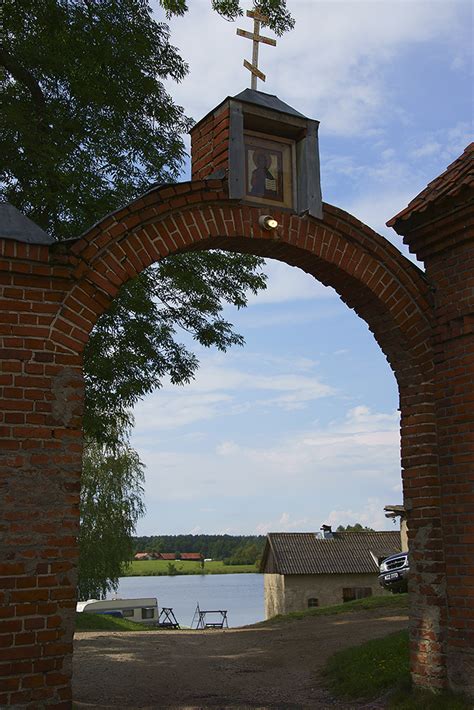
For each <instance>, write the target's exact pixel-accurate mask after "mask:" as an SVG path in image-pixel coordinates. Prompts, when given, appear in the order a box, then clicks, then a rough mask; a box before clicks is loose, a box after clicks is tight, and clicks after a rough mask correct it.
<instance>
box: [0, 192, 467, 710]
mask: <svg viewBox="0 0 474 710" xmlns="http://www.w3.org/2000/svg"><path fill="white" fill-rule="evenodd" d="M264 211H265V210H263V209H261V208H257V207H250V206H246V205H243V204H241V203H239V202H238V201H232V200H230V199H229V198H228V196H227V191H226V186H225V184H224V183H222V182H220V181H217V180H208V181H201V182H199V181H194V182H192V183H185V184H180V185H175V186H165V187H162V188H161V189H155V190H152V191H150V192H149V193H147V194H146V195H144V196H143V197H141V198H139V199H138V200H136V201H135V202H133V203H131V204H130V205H127V206H126V207H125V208H124V209H122V210H119V211H117V212H115V213H113V214H112V215H110V216H108V217H106V218H105V219H104V220H102V221H101V222H99V223H98V224H97V225H95V226H94V227H93V228H92V229H91V230H89V231H88V232H87V233H85V234H84V235H83V236H82V237H81V238H79V239H77V240H75V241H74V242H69V243H65V244H59V245H55V246H53V247H51V248H48V247H47V246H37V245H30V244H23V243H20V242H12V241H10V242H9V241H8V240H2V239H0V253H1V254H2V256H3V259H4V261H3V262H2V263H3V264H4V265H5V268H4V274H2V281H1V282H0V288H3V295H4V298H5V300H6V301H8V303H7V307H6V308H5V309H2V311H1V312H0V321H2V328H3V331H2V332H0V342H3V349H2V350H0V357H2V359H3V360H5V362H6V363H7V365H8V367H7V368H5V370H4V373H5V374H3V373H2V374H3V379H1V378H0V390H2V388H3V392H2V393H3V396H4V398H5V402H6V405H7V407H8V412H9V414H8V416H7V417H5V418H4V420H3V422H4V424H5V426H3V427H0V439H2V438H3V439H4V440H5V441H6V443H7V444H8V446H6V447H4V449H5V452H4V453H5V456H4V457H3V460H2V466H3V469H2V467H1V466H0V470H5V471H6V472H7V477H9V481H10V484H9V485H10V489H9V493H8V495H7V496H6V498H5V501H6V507H7V515H8V517H6V520H7V522H8V525H9V526H10V532H9V533H8V535H9V536H8V538H6V541H7V542H6V556H5V557H4V559H5V560H7V562H6V563H5V564H3V565H1V564H0V576H1V575H4V576H5V575H9V577H8V582H9V584H10V587H11V588H12V589H13V590H14V591H12V592H10V591H7V592H6V597H5V598H7V600H8V613H9V614H10V616H11V617H12V618H11V619H10V617H9V620H8V621H7V626H6V628H5V634H6V638H7V641H6V645H5V643H4V645H3V647H2V648H1V649H0V661H2V660H3V659H9V654H10V655H12V654H14V657H15V658H16V659H21V662H20V660H18V662H15V663H12V664H11V675H12V679H11V684H10V685H9V686H8V688H9V689H8V692H6V693H3V694H2V693H1V692H0V705H2V704H8V703H11V704H15V703H23V702H24V703H27V702H30V703H31V702H33V703H34V702H38V703H41V704H44V705H48V704H55V703H57V704H56V707H70V697H71V696H70V660H71V654H72V643H71V642H72V633H73V619H74V608H75V604H74V598H75V583H76V571H75V565H76V560H77V544H76V541H75V534H76V533H77V529H78V521H79V513H78V504H79V485H80V473H81V437H82V434H81V392H82V386H83V385H82V379H81V352H82V350H83V348H84V345H85V344H86V343H87V340H88V337H89V333H90V331H91V329H92V327H93V325H94V323H95V322H96V320H97V318H98V317H99V316H100V314H101V313H103V312H104V311H105V310H106V309H107V308H108V306H109V305H110V303H111V302H112V300H113V298H114V297H115V296H116V294H117V292H118V290H119V288H120V286H121V285H122V284H123V283H125V282H126V281H128V280H129V279H131V278H133V277H134V276H136V275H137V274H138V273H140V272H141V271H142V270H143V269H144V268H146V267H147V266H149V265H150V264H152V263H154V262H156V261H158V260H159V259H161V258H164V257H166V256H168V255H169V254H172V253H179V252H181V251H192V250H200V249H210V248H222V249H229V250H232V251H240V252H249V253H253V254H256V255H262V256H266V257H270V258H275V259H279V260H281V261H284V262H286V263H288V264H289V265H293V266H298V267H300V268H301V269H303V270H304V271H306V272H308V273H310V274H312V275H313V276H315V277H316V278H318V279H319V280H320V281H322V282H323V283H324V284H327V285H330V286H333V287H334V288H335V289H336V291H337V292H338V293H339V294H340V296H341V298H342V299H343V300H344V301H345V302H346V303H347V305H348V306H349V307H351V308H353V309H354V310H355V311H356V312H357V313H358V315H359V316H360V317H362V318H363V319H364V321H365V322H366V323H367V324H368V326H369V328H370V329H371V330H372V332H373V334H374V336H375V338H376V340H377V342H378V343H379V345H380V347H381V349H382V350H383V352H384V353H385V355H386V357H387V359H388V361H389V363H390V365H391V367H392V369H393V371H394V373H395V376H396V378H397V381H398V386H399V393H400V410H401V458H402V477H403V484H404V495H405V504H406V505H407V507H408V510H409V534H410V546H411V549H412V562H411V569H412V580H413V585H412V587H413V588H412V594H411V627H410V629H411V630H410V633H411V649H412V674H413V676H414V679H415V680H416V682H417V683H419V684H420V685H426V686H428V687H432V688H435V687H440V686H443V685H445V684H446V682H447V657H446V653H445V651H446V634H447V631H448V629H449V628H450V626H449V624H450V617H449V616H448V610H447V601H446V598H447V594H446V588H445V583H444V572H445V568H444V551H445V543H444V540H443V526H442V499H441V495H440V475H439V464H438V448H437V447H438V439H437V426H438V421H439V418H438V419H437V416H436V409H435V392H434V386H433V379H434V378H433V370H434V365H435V356H434V354H433V350H432V341H433V340H434V334H435V333H436V326H435V324H434V319H435V309H434V307H433V302H432V301H433V293H432V290H431V285H430V282H429V281H428V280H427V279H426V278H425V276H424V274H423V273H422V272H421V271H420V270H419V269H418V268H417V267H416V266H415V265H413V264H412V263H411V262H409V261H408V260H407V259H405V258H404V257H403V256H402V255H401V254H400V252H398V250H397V249H396V248H395V247H393V246H392V245H391V244H390V243H389V242H387V241H386V240H385V239H384V238H383V237H381V236H380V235H378V234H376V233H375V232H373V231H372V230H371V229H369V228H368V227H366V226H365V225H363V224H362V223H361V222H359V221H358V220H356V219H355V218H354V217H352V216H351V215H349V214H347V213H346V212H344V211H342V210H339V209H337V208H335V207H332V206H330V205H325V206H324V219H323V220H318V219H314V218H312V217H309V216H301V217H299V216H296V215H292V214H290V213H288V212H281V213H279V212H275V213H274V216H275V217H276V218H277V219H278V221H279V224H280V226H279V228H278V230H277V231H276V233H272V232H267V231H263V230H262V229H261V228H260V227H259V225H258V218H259V216H260V215H261V214H262V213H263V212H264ZM0 443H2V445H3V443H4V442H3V441H0ZM1 453H2V452H1V451H0V454H1ZM18 469H20V472H21V473H23V474H25V475H26V476H28V488H27V489H26V490H25V486H24V483H23V482H22V481H23V480H24V478H22V477H21V476H19V475H18ZM443 505H445V503H444V502H443ZM41 516H46V518H47V520H46V521H45V520H43V519H41ZM446 534H448V533H447V531H446ZM451 606H452V607H453V610H454V611H457V607H458V606H459V605H457V607H456V609H455V608H454V604H452V605H451ZM454 611H453V612H452V616H453V618H454ZM460 628H464V627H460ZM15 635H18V636H19V637H21V641H18V645H20V644H21V649H17V648H16V646H17V644H16V642H15V638H16V636H15ZM452 657H453V658H454V655H453V654H452ZM448 661H449V658H448ZM48 674H49V676H48ZM465 677H466V678H467V677H469V676H468V674H465ZM452 684H453V682H452Z"/></svg>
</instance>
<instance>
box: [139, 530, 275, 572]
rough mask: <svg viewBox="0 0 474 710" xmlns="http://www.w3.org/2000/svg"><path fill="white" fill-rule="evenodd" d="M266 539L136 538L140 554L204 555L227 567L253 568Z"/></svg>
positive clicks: (184, 536) (229, 536)
mask: <svg viewBox="0 0 474 710" xmlns="http://www.w3.org/2000/svg"><path fill="white" fill-rule="evenodd" d="M264 545H265V536H264V535H152V536H151V537H147V536H141V537H134V538H133V546H134V550H133V551H134V554H135V553H136V552H179V553H181V552H200V553H201V554H202V555H203V557H205V558H210V559H213V560H223V561H224V562H227V564H231V565H232V564H234V565H250V564H253V563H254V562H256V561H257V560H259V559H260V557H261V556H262V553H263V547H264Z"/></svg>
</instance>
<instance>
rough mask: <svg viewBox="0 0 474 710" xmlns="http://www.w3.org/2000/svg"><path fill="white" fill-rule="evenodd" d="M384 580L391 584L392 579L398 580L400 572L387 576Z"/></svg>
mask: <svg viewBox="0 0 474 710" xmlns="http://www.w3.org/2000/svg"><path fill="white" fill-rule="evenodd" d="M384 579H385V580H386V581H387V582H389V581H390V580H391V579H398V572H391V573H390V574H386V575H385V578H384Z"/></svg>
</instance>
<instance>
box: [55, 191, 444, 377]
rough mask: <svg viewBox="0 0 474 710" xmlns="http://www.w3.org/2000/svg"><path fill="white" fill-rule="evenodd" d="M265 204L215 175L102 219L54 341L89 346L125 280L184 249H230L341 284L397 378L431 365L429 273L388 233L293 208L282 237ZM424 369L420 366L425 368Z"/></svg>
mask: <svg viewBox="0 0 474 710" xmlns="http://www.w3.org/2000/svg"><path fill="white" fill-rule="evenodd" d="M265 212H266V210H265V209H259V208H255V207H250V206H247V205H242V204H241V203H239V202H233V201H230V200H229V199H228V197H227V196H226V191H225V184H224V183H222V182H221V181H217V180H212V181H206V182H204V181H203V182H191V183H183V184H180V185H176V186H167V187H164V188H162V189H156V190H153V191H152V192H150V193H148V194H147V195H145V196H144V197H141V198H139V199H138V200H136V201H135V202H133V203H131V204H130V205H128V206H127V207H126V208H124V209H122V210H119V211H118V212H115V213H113V214H112V215H109V216H107V217H106V218H105V219H104V220H102V221H101V222H99V223H97V224H96V225H94V227H93V228H92V229H91V230H89V231H88V232H86V233H85V234H84V235H83V236H82V237H81V238H80V239H79V240H78V241H77V242H76V243H75V244H74V245H73V246H72V248H71V250H70V253H71V255H72V260H73V261H72V266H73V269H72V277H73V286H72V288H71V289H70V290H69V292H68V293H67V295H66V297H65V298H64V301H63V304H62V308H61V310H60V311H59V313H58V315H57V317H56V319H55V320H54V322H53V324H52V332H51V336H52V337H51V340H52V341H53V342H55V343H56V344H57V346H59V347H60V348H61V349H64V350H65V351H66V352H67V351H69V352H71V353H72V352H77V351H78V350H79V351H80V350H81V349H82V347H83V346H84V345H85V343H86V342H87V339H88V335H89V332H90V330H91V328H92V327H93V325H94V323H95V321H96V320H97V318H98V316H99V315H100V314H101V313H102V312H103V311H104V310H106V308H107V307H108V306H109V305H110V303H111V302H112V300H113V298H114V297H115V296H116V294H117V293H118V290H119V288H120V286H121V285H122V284H124V283H125V282H126V281H128V280H129V279H130V278H133V277H134V276H136V275H137V274H139V273H140V272H141V271H142V270H143V269H145V268H146V267H148V266H150V265H151V264H153V263H155V262H156V261H158V260H160V259H162V258H164V257H166V256H168V255H170V254H174V253H179V252H182V251H195V250H203V249H213V248H220V249H226V250H229V251H235V252H243V253H252V254H254V255H260V256H264V257H269V258H274V259H278V260H280V261H284V262H286V263H287V264H289V265H291V266H297V267H299V268H301V269H303V271H305V272H307V273H309V274H312V275H313V276H314V277H315V278H317V279H318V280H319V281H321V282H322V283H323V284H325V285H328V286H332V287H333V288H335V290H336V291H337V292H338V294H339V295H340V296H341V298H342V300H343V301H344V302H345V303H347V305H348V306H349V307H350V308H352V309H354V310H355V311H356V313H357V314H358V315H359V316H360V317H361V318H363V319H364V320H365V321H366V323H367V324H368V326H369V328H370V329H371V331H372V332H373V334H374V336H375V338H376V340H377V342H378V343H379V345H380V347H381V349H382V350H383V352H384V353H385V355H386V357H387V359H388V361H389V363H390V365H391V367H392V369H393V371H394V373H395V376H396V377H397V379H398V380H399V381H400V378H402V379H405V380H406V379H407V375H408V373H409V372H411V373H414V365H415V364H417V365H418V366H419V368H421V371H422V372H423V373H424V374H426V371H427V368H428V369H429V367H430V365H429V363H430V360H431V356H430V337H431V323H430V311H431V292H430V287H429V284H428V282H427V281H426V279H425V278H424V276H423V273H422V272H421V271H420V270H419V269H418V268H417V267H416V266H415V265H414V264H412V263H411V262H410V261H408V260H407V259H406V258H405V257H404V256H403V255H402V254H401V253H400V252H399V251H398V250H397V249H396V248H395V247H394V246H393V245H391V244H390V243H389V242H388V241H387V240H386V239H384V238H383V237H382V236H380V235H379V234H377V233H376V232H374V231H373V230H371V229H370V228H369V227H367V226H366V225H364V224H362V223H361V222H359V221H358V220H357V219H355V218H354V217H353V216H351V215H349V214H348V213H347V212H344V211H343V210H340V209H338V208H336V207H333V206H331V205H328V204H326V205H324V219H323V220H318V219H315V218H313V217H310V216H303V217H299V216H297V215H293V214H289V213H287V212H275V211H273V212H272V214H273V215H274V216H275V217H276V218H277V219H278V222H279V225H280V226H279V227H278V229H277V232H276V234H275V233H273V232H268V231H266V230H264V229H262V228H261V227H260V226H259V224H258V217H259V216H260V215H261V214H265ZM415 369H417V368H415Z"/></svg>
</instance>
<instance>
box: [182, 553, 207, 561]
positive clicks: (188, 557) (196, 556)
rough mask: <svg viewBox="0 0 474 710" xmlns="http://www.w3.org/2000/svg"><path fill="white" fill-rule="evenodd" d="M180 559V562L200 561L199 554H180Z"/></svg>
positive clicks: (200, 556)
mask: <svg viewBox="0 0 474 710" xmlns="http://www.w3.org/2000/svg"><path fill="white" fill-rule="evenodd" d="M180 557H181V559H182V560H199V561H200V560H202V555H201V553H200V552H182V553H181V555H180Z"/></svg>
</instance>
